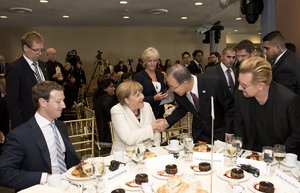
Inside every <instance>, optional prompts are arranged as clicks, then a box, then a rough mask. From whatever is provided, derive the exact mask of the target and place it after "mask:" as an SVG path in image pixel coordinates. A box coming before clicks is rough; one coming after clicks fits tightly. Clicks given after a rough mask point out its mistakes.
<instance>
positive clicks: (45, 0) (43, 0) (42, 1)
mask: <svg viewBox="0 0 300 193" xmlns="http://www.w3.org/2000/svg"><path fill="white" fill-rule="evenodd" d="M40 3H48V1H47V0H40Z"/></svg>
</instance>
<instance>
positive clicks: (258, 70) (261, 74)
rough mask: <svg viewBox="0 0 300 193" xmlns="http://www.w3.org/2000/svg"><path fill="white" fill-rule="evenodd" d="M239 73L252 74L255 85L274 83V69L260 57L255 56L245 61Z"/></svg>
mask: <svg viewBox="0 0 300 193" xmlns="http://www.w3.org/2000/svg"><path fill="white" fill-rule="evenodd" d="M239 73H241V74H244V73H252V76H253V77H252V83H253V84H257V83H266V84H270V83H271V81H272V67H271V65H270V63H269V62H268V61H267V60H266V59H264V58H261V57H259V56H253V57H250V58H248V59H246V60H244V61H243V62H242V64H241V66H240V69H239Z"/></svg>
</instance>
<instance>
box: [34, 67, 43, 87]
mask: <svg viewBox="0 0 300 193" xmlns="http://www.w3.org/2000/svg"><path fill="white" fill-rule="evenodd" d="M32 65H33V66H34V74H35V77H36V80H37V82H38V83H39V82H42V81H43V79H42V77H41V75H40V73H39V69H38V64H37V63H36V62H33V63H32Z"/></svg>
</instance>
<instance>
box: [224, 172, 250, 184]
mask: <svg viewBox="0 0 300 193" xmlns="http://www.w3.org/2000/svg"><path fill="white" fill-rule="evenodd" d="M230 170H231V169H226V170H223V171H219V172H218V177H219V178H221V179H222V180H226V181H235V182H244V181H247V180H248V179H249V174H248V173H247V172H245V171H244V177H243V178H241V179H233V178H231V177H230Z"/></svg>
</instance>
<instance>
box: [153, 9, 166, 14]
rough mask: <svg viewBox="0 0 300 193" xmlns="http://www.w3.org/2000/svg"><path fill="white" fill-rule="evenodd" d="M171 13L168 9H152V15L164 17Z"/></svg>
mask: <svg viewBox="0 0 300 193" xmlns="http://www.w3.org/2000/svg"><path fill="white" fill-rule="evenodd" d="M168 12H169V11H168V10H167V9H151V10H150V13H151V14H153V15H163V14H167V13H168Z"/></svg>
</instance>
